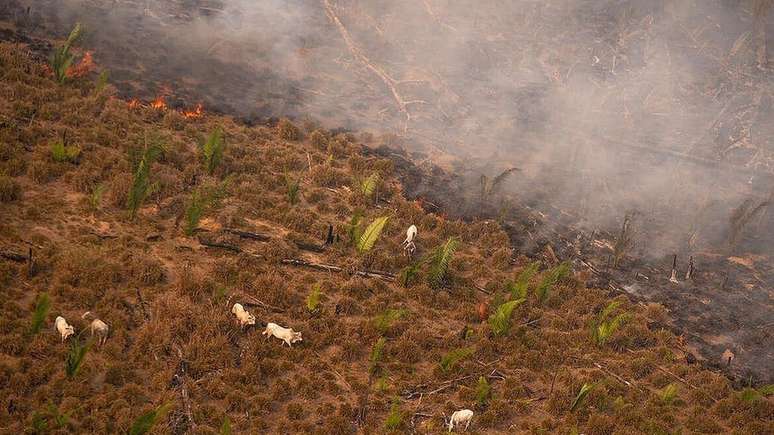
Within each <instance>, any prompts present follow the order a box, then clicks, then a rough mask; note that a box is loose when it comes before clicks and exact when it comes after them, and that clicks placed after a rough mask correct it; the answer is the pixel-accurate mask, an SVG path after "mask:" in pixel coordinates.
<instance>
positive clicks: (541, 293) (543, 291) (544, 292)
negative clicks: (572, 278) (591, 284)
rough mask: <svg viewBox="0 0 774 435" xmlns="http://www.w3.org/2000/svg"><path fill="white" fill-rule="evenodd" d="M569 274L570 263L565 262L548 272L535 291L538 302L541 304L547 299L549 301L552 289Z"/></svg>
mask: <svg viewBox="0 0 774 435" xmlns="http://www.w3.org/2000/svg"><path fill="white" fill-rule="evenodd" d="M569 273H570V263H569V262H564V263H562V264H560V265H558V266H556V267H553V268H551V269H550V270H549V271H548V272H546V274H545V275H544V276H543V279H542V280H541V281H540V284H538V286H537V289H535V293H536V294H537V298H538V301H540V302H541V303H543V302H545V301H546V299H548V295H549V293H550V291H551V288H553V286H554V285H555V284H556V283H557V282H559V281H560V280H561V279H563V278H564V277H566V276H567V275H569Z"/></svg>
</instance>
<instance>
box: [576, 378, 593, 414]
mask: <svg viewBox="0 0 774 435" xmlns="http://www.w3.org/2000/svg"><path fill="white" fill-rule="evenodd" d="M596 386H597V384H583V386H582V387H581V389H580V391H578V395H577V396H575V400H573V401H572V406H570V412H574V411H575V410H576V409H578V407H580V406H581V405H582V404H583V402H584V400H586V396H588V395H589V393H590V392H591V390H593V389H594V387H596Z"/></svg>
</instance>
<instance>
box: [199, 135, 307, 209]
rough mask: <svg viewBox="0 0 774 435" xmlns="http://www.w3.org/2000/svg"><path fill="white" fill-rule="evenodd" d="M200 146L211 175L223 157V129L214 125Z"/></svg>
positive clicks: (205, 165) (205, 164)
mask: <svg viewBox="0 0 774 435" xmlns="http://www.w3.org/2000/svg"><path fill="white" fill-rule="evenodd" d="M200 148H201V152H202V159H203V160H204V167H205V168H206V169H207V173H208V174H210V175H212V174H213V173H214V172H215V169H217V167H218V165H219V164H220V161H221V160H222V159H223V149H224V148H225V141H224V140H223V129H222V128H220V127H215V129H214V130H213V131H212V132H211V133H210V134H209V135H208V136H207V138H206V139H205V140H204V142H203V143H202V144H201V145H200ZM293 203H295V202H293Z"/></svg>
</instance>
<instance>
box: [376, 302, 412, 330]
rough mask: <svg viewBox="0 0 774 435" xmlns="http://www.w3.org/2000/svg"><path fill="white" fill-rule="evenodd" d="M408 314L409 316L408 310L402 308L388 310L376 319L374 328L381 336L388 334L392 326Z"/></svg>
mask: <svg viewBox="0 0 774 435" xmlns="http://www.w3.org/2000/svg"><path fill="white" fill-rule="evenodd" d="M406 314H408V310H404V309H402V308H399V309H392V308H391V309H388V310H386V311H384V312H383V313H381V314H379V315H378V316H376V317H374V328H376V330H377V331H379V333H380V334H386V333H387V331H388V330H389V329H390V327H391V326H392V324H393V323H394V322H395V321H397V320H399V319H400V318H401V317H403V316H405V315H406Z"/></svg>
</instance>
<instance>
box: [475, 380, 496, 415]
mask: <svg viewBox="0 0 774 435" xmlns="http://www.w3.org/2000/svg"><path fill="white" fill-rule="evenodd" d="M491 393H492V386H491V385H489V382H488V381H487V380H486V378H485V377H484V376H479V377H478V384H476V403H478V406H480V407H482V408H483V407H484V406H486V403H487V402H488V401H489V395H490V394H491Z"/></svg>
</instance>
